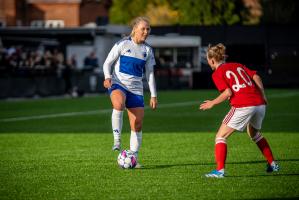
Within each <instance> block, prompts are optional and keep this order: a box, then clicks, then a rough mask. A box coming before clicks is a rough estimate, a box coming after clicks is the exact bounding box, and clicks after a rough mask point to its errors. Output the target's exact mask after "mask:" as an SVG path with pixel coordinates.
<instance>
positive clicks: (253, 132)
mask: <svg viewBox="0 0 299 200" xmlns="http://www.w3.org/2000/svg"><path fill="white" fill-rule="evenodd" d="M265 111H266V107H265V106H256V112H255V114H254V115H253V116H252V118H251V119H250V121H249V123H248V125H247V133H248V135H249V137H250V138H251V139H252V141H254V142H255V143H256V145H257V146H258V148H259V149H260V150H261V152H262V154H263V155H264V157H265V158H266V160H267V162H268V165H267V172H272V171H279V166H278V164H277V162H276V161H275V160H274V156H273V154H272V151H271V148H270V145H269V144H268V142H267V140H266V138H264V137H263V136H262V134H261V132H260V129H261V127H262V122H263V119H264V116H265Z"/></svg>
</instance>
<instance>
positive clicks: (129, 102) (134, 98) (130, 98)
mask: <svg viewBox="0 0 299 200" xmlns="http://www.w3.org/2000/svg"><path fill="white" fill-rule="evenodd" d="M113 90H121V91H122V92H123V93H124V94H125V96H126V102H125V104H126V108H137V107H144V100H143V96H142V95H137V94H133V93H132V92H130V91H128V90H126V89H125V88H123V87H121V86H120V85H118V84H113V85H112V86H111V88H109V89H108V92H109V95H111V92H112V91H113Z"/></svg>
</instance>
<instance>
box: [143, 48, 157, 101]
mask: <svg viewBox="0 0 299 200" xmlns="http://www.w3.org/2000/svg"><path fill="white" fill-rule="evenodd" d="M155 65H156V61H155V57H154V53H153V50H152V49H150V52H149V56H148V59H147V61H146V66H145V75H146V79H147V82H148V86H149V90H150V93H151V97H157V90H156V83H155V76H154V66H155Z"/></svg>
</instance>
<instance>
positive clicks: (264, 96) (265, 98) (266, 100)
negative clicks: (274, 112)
mask: <svg viewBox="0 0 299 200" xmlns="http://www.w3.org/2000/svg"><path fill="white" fill-rule="evenodd" d="M263 98H264V100H265V102H266V105H268V99H267V97H266V95H265V94H264V95H263Z"/></svg>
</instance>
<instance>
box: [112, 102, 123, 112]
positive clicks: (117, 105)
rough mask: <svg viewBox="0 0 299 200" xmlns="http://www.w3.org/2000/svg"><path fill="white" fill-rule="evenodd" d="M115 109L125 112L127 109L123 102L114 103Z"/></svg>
mask: <svg viewBox="0 0 299 200" xmlns="http://www.w3.org/2000/svg"><path fill="white" fill-rule="evenodd" d="M113 108H114V109H115V110H119V111H123V110H124V108H125V105H124V103H122V102H113Z"/></svg>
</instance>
